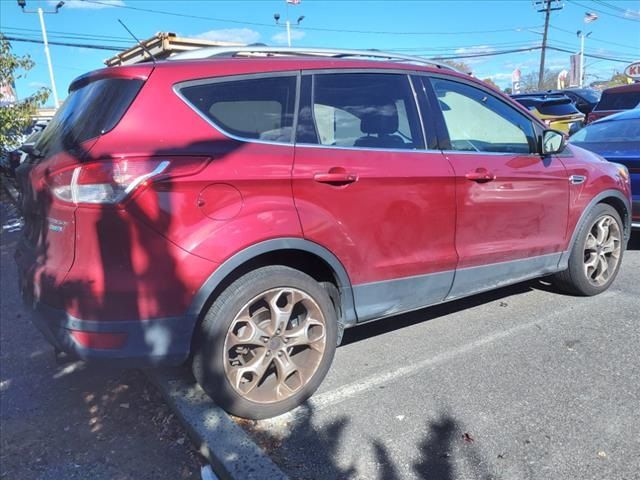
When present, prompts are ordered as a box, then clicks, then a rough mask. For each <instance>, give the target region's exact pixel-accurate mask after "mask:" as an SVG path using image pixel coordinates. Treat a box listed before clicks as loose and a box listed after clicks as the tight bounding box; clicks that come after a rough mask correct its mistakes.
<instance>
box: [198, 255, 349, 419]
mask: <svg viewBox="0 0 640 480" xmlns="http://www.w3.org/2000/svg"><path fill="white" fill-rule="evenodd" d="M337 331H338V328H337V318H336V311H335V309H334V307H333V304H332V301H331V299H330V297H329V294H328V293H327V291H326V289H324V288H323V287H322V286H321V285H320V284H319V283H318V282H316V281H315V280H314V279H313V278H312V277H310V276H309V275H307V274H305V273H302V272H300V271H298V270H295V269H292V268H289V267H284V266H271V267H264V268H260V269H257V270H254V271H252V272H250V273H247V274H246V275H244V276H242V277H240V278H239V279H238V280H236V281H235V282H233V283H232V284H231V285H230V286H229V287H228V288H227V289H226V290H224V291H223V292H222V293H221V294H220V296H218V298H217V299H216V300H215V301H214V303H213V305H212V306H211V308H210V309H209V311H208V312H207V313H206V315H205V317H204V319H203V321H202V323H201V324H200V326H199V330H198V331H197V332H196V339H195V345H194V357H193V374H194V376H195V378H196V380H197V381H198V383H199V384H200V385H201V386H202V388H203V389H204V390H205V392H207V394H208V395H209V396H210V397H211V398H212V399H213V400H214V401H215V402H216V403H217V404H218V405H220V406H221V407H222V408H223V409H225V410H226V411H227V412H229V413H231V414H233V415H237V416H239V417H244V418H250V419H255V420H258V419H263V418H269V417H273V416H276V415H280V414H282V413H285V412H287V411H289V410H291V409H293V408H295V407H297V406H298V405H300V404H301V403H302V402H304V401H305V400H306V399H307V398H309V397H310V396H311V395H312V394H313V393H314V392H315V391H316V389H317V388H318V386H319V385H320V383H321V382H322V380H323V379H324V377H325V376H326V374H327V372H328V370H329V367H330V365H331V362H332V360H333V355H334V353H335V349H336V338H337Z"/></svg>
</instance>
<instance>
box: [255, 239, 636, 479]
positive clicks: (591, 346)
mask: <svg viewBox="0 0 640 480" xmlns="http://www.w3.org/2000/svg"><path fill="white" fill-rule="evenodd" d="M639 345H640V235H638V234H636V236H635V237H634V238H633V239H632V243H631V244H630V250H628V251H627V252H626V253H625V257H624V261H623V265H622V269H621V272H620V274H619V276H618V278H617V279H616V281H615V283H614V284H613V286H612V287H611V288H610V289H609V290H608V291H607V292H605V293H604V294H601V295H599V296H596V297H591V298H578V297H572V296H568V295H563V294H560V293H557V292H556V291H554V290H553V289H552V288H550V287H549V286H548V284H545V282H540V281H534V282H527V283H524V284H519V285H516V286H513V287H509V288H504V289H501V290H498V291H495V292H491V293H489V294H484V295H477V296H475V297H471V298H468V299H465V300H461V301H457V302H454V303H449V304H444V305H440V306H437V307H434V308H428V309H424V310H420V311H417V312H414V313H411V314H407V315H402V316H398V317H394V318H389V319H386V320H382V321H380V322H376V323H372V324H369V325H365V326H361V327H358V328H356V329H353V330H349V331H348V332H347V333H346V334H345V343H344V344H343V345H342V346H341V347H340V348H339V349H338V350H337V353H336V357H335V360H334V364H333V367H332V369H331V371H330V373H329V375H328V377H327V378H326V380H325V382H324V383H323V384H322V386H321V387H320V390H319V391H318V392H317V393H316V395H315V396H314V397H312V398H311V400H310V401H309V402H308V403H307V405H305V406H304V407H301V408H299V409H297V410H295V411H293V412H292V413H290V414H286V415H283V416H281V417H278V418H275V419H272V420H267V421H260V422H243V425H244V426H245V428H246V429H247V431H249V432H250V433H251V435H252V436H253V438H254V439H255V440H256V441H257V442H258V443H259V444H260V445H262V447H263V448H264V449H265V451H266V452H267V453H268V454H269V456H270V457H271V458H272V459H273V460H274V461H275V463H276V464H278V465H279V466H280V468H282V470H283V471H284V472H286V473H287V474H288V475H289V476H290V477H291V478H300V479H309V478H318V479H320V478H322V479H324V478H358V479H381V480H382V479H384V480H393V479H413V478H421V479H436V480H453V479H540V480H548V479H554V480H560V479H567V480H575V479H582V480H588V479H594V480H595V479H598V480H602V479H607V480H609V479H611V480H613V479H617V480H623V479H624V480H631V479H640V433H639V432H640V355H639Z"/></svg>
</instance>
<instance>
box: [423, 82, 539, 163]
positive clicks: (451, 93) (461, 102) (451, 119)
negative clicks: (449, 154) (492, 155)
mask: <svg viewBox="0 0 640 480" xmlns="http://www.w3.org/2000/svg"><path fill="white" fill-rule="evenodd" d="M432 84H433V88H434V90H435V92H436V95H437V97H438V101H439V104H440V109H441V110H442V114H443V115H444V121H445V124H446V126H447V130H448V132H449V139H450V142H451V149H452V150H462V151H477V152H498V153H501V152H512V153H530V152H531V151H532V146H533V145H534V143H533V139H534V130H533V124H532V122H531V120H530V119H528V118H527V117H526V116H525V115H522V114H521V113H520V112H518V111H517V110H515V109H514V108H511V107H510V106H509V105H507V104H506V103H504V102H502V101H500V100H498V99H497V98H496V97H494V96H492V95H490V94H488V93H487V92H485V91H484V90H480V89H478V88H475V87H471V86H469V85H466V84H463V83H458V82H452V81H450V80H442V79H432Z"/></svg>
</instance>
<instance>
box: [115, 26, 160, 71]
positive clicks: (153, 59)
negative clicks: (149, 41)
mask: <svg viewBox="0 0 640 480" xmlns="http://www.w3.org/2000/svg"><path fill="white" fill-rule="evenodd" d="M118 21H119V22H120V25H122V26H123V27H124V29H125V30H126V31H127V32H128V33H129V35H131V36H132V37H133V39H134V40H135V41H136V42H138V45H140V48H142V50H144V51H145V52H146V54H147V55H149V57H150V58H151V61H152V62H153V65H154V66H155V64H156V57H154V56H153V53H151V52H150V51H149V49H148V48H147V47H146V46H145V44H144V43H142V42H141V41H140V40H139V39H138V37H136V36H135V35H134V34H133V32H132V31H131V30H129V29H128V28H127V26H126V25H125V24H124V22H123V21H122V20H120V19H118Z"/></svg>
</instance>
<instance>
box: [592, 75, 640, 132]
mask: <svg viewBox="0 0 640 480" xmlns="http://www.w3.org/2000/svg"><path fill="white" fill-rule="evenodd" d="M638 106H640V83H632V84H629V85H621V86H619V87H612V88H607V89H606V90H604V91H603V92H602V97H600V101H599V102H598V104H597V105H596V107H595V108H594V109H593V111H592V112H591V113H590V114H589V116H588V117H587V123H591V122H595V121H596V120H599V119H601V118H604V117H606V116H609V115H613V114H614V113H618V112H622V111H624V110H631V109H632V108H638Z"/></svg>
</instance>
